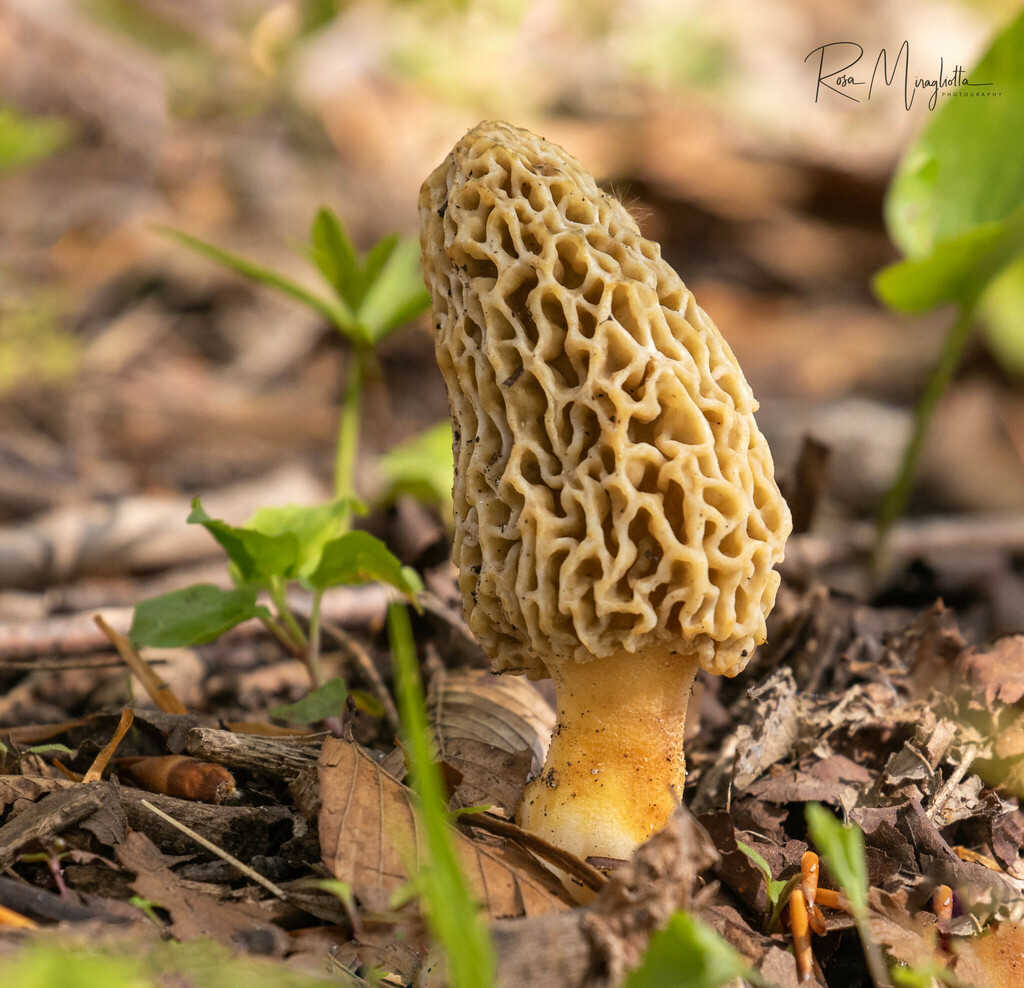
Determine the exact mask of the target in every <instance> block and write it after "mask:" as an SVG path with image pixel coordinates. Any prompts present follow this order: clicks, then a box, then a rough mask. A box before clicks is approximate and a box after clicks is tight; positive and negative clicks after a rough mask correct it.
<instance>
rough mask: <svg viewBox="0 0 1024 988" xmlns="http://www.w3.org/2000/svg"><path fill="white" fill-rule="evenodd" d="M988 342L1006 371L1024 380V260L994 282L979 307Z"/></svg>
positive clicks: (1018, 260)
mask: <svg viewBox="0 0 1024 988" xmlns="http://www.w3.org/2000/svg"><path fill="white" fill-rule="evenodd" d="M978 313H979V315H980V316H981V318H982V321H983V326H984V332H985V338H986V340H987V342H988V345H989V348H990V349H991V350H992V353H993V354H994V355H995V357H996V359H997V360H998V361H999V362H1000V363H1001V364H1002V365H1003V368H1004V369H1005V370H1007V371H1008V372H1009V373H1011V374H1016V375H1017V376H1019V377H1024V257H1020V258H1018V259H1017V260H1016V261H1014V262H1013V263H1011V264H1010V265H1008V266H1007V267H1006V268H1004V269H1003V271H1002V272H1001V273H1000V274H999V275H998V276H997V277H996V278H994V279H993V280H992V282H991V283H990V284H989V286H988V288H986V289H985V293H984V295H982V297H981V299H980V300H979V303H978Z"/></svg>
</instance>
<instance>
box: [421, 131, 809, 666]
mask: <svg viewBox="0 0 1024 988" xmlns="http://www.w3.org/2000/svg"><path fill="white" fill-rule="evenodd" d="M420 213H421V220H422V236H421V240H422V249H423V270H424V275H425V277H426V281H427V285H428V286H429V288H430V291H431V295H432V296H433V314H434V322H435V326H436V330H437V338H436V343H437V358H438V362H439V364H440V366H441V370H442V372H443V374H444V378H445V382H446V383H447V386H448V396H449V401H450V405H451V414H452V423H453V427H454V436H455V490H454V499H455V519H456V529H457V531H456V538H455V553H454V558H455V562H456V564H457V566H458V568H459V582H460V586H461V589H462V594H463V599H464V603H465V612H466V617H467V620H468V622H469V625H470V628H471V629H472V631H473V633H474V634H475V635H476V637H477V638H478V639H479V641H480V643H481V644H482V645H483V647H484V649H485V650H486V651H487V653H488V655H489V656H490V657H491V659H492V660H493V662H494V664H495V667H496V668H498V669H499V670H512V671H520V672H526V673H528V674H529V675H531V676H533V677H538V676H545V675H547V674H548V673H547V667H548V666H549V665H550V664H551V663H553V662H558V661H564V660H572V659H576V660H579V661H586V660H588V659H590V658H592V657H594V656H609V655H612V654H615V653H637V652H640V651H645V650H649V649H657V650H660V651H665V650H676V649H678V650H679V651H680V652H687V653H689V654H693V655H696V656H697V658H698V660H699V661H700V664H701V666H702V667H703V668H705V669H707V670H708V671H709V672H714V673H723V674H725V675H729V676H732V675H735V674H736V673H738V672H739V671H740V670H741V669H742V668H743V667H744V666H745V665H746V663H747V661H748V659H749V658H750V655H751V653H752V652H753V650H754V647H755V646H756V645H758V644H759V643H761V642H763V641H764V639H765V616H766V615H767V614H768V612H769V611H770V610H771V608H772V605H773V603H774V601H775V592H776V589H777V587H778V584H779V576H778V574H777V573H776V572H775V571H774V569H773V567H774V566H775V565H776V564H777V563H778V562H779V561H780V560H781V559H782V553H783V546H784V544H785V541H786V537H787V536H788V534H789V531H790V527H791V525H790V516H789V511H788V509H787V507H786V503H785V501H783V499H782V497H781V495H780V494H779V489H778V487H777V486H776V484H775V480H774V476H773V468H772V458H771V453H770V452H769V449H768V445H767V443H766V442H765V440H764V438H763V436H762V435H761V433H760V432H759V431H758V429H757V426H756V424H755V422H754V417H753V413H754V411H755V410H756V408H757V403H756V402H755V401H754V398H753V396H752V394H751V392H750V387H749V386H748V385H747V382H746V380H745V379H744V377H743V373H742V371H741V370H740V368H739V365H738V364H737V363H736V358H735V357H734V356H733V354H732V352H731V350H730V349H729V346H728V344H727V343H726V342H725V340H723V339H722V336H721V335H720V334H719V332H718V329H717V328H716V327H715V324H714V323H713V322H712V321H711V319H710V318H709V317H708V315H707V314H706V313H705V312H704V311H703V310H702V309H701V308H700V307H699V306H698V305H697V303H696V302H695V301H694V298H693V296H692V295H691V293H690V292H689V290H688V289H687V288H686V286H685V285H684V284H683V282H682V281H681V280H680V278H679V276H678V275H677V274H676V273H675V271H673V270H672V268H671V267H669V265H668V264H667V263H666V262H665V261H664V260H662V258H661V251H660V248H659V247H658V245H657V244H655V243H653V242H651V241H649V240H645V239H644V238H643V237H642V236H641V234H640V231H639V229H638V228H637V225H636V223H635V221H634V220H633V218H632V217H631V216H630V214H629V213H628V212H627V210H626V209H625V207H624V206H623V205H622V204H621V203H620V202H619V201H618V200H616V199H615V198H613V197H612V196H610V195H607V194H606V193H604V192H602V191H601V190H600V189H599V188H598V187H597V185H596V183H595V182H594V179H593V178H592V177H591V176H590V175H589V174H588V173H587V172H586V171H585V170H584V169H583V167H582V166H581V165H580V164H579V162H577V161H576V160H575V159H574V158H572V157H571V156H570V155H568V154H566V152H565V151H563V150H562V149H561V148H559V147H557V146H556V145H554V144H551V143H550V142H548V141H546V140H544V139H543V138H540V137H536V136H535V135H533V134H531V133H529V132H527V131H524V130H519V129H518V128H515V127H511V126H509V125H508V124H504V123H492V122H487V123H482V124H480V125H479V126H477V127H475V128H474V129H473V130H471V131H470V132H469V133H468V134H466V136H465V137H463V138H462V140H460V141H459V142H458V144H457V145H456V146H455V148H454V149H453V150H452V153H451V154H450V155H449V156H448V157H447V158H446V159H445V161H444V162H443V163H442V164H441V165H440V167H439V168H437V169H436V170H435V171H434V172H433V174H431V176H430V177H429V178H428V179H427V181H426V182H425V183H424V185H423V189H422V191H421V194H420Z"/></svg>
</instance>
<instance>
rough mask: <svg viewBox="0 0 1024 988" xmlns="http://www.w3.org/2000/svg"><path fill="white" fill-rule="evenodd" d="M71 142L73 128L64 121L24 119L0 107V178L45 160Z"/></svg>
mask: <svg viewBox="0 0 1024 988" xmlns="http://www.w3.org/2000/svg"><path fill="white" fill-rule="evenodd" d="M70 139H71V128H70V127H69V126H68V124H67V122H66V121H64V120H60V119H54V118H33V117H23V116H22V115H21V114H19V113H15V112H14V111H13V110H9V109H7V108H6V107H0V174H3V173H4V172H8V171H14V170H15V169H16V168H22V167H24V166H25V165H29V164H31V163H32V162H33V161H38V160H39V159H40V158H46V157H48V156H49V155H51V154H53V153H54V152H55V151H59V150H60V149H61V148H62V147H64V145H65V144H67V143H68V141H69V140H70Z"/></svg>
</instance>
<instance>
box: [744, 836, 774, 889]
mask: <svg viewBox="0 0 1024 988" xmlns="http://www.w3.org/2000/svg"><path fill="white" fill-rule="evenodd" d="M736 846H737V847H738V848H739V849H740V850H741V851H742V852H743V853H744V854H745V855H746V856H747V857H748V858H750V860H751V861H753V862H754V864H756V865H757V867H758V868H760V869H761V874H762V875H764V880H765V881H766V882H770V881H771V880H772V869H771V866H770V865H769V864H768V862H767V861H765V859H764V858H763V857H762V856H761V855H760V854H759V853H758V852H757V851H755V850H754V849H753V848H752V847H751V846H750V845H749V844H744V843H743V841H741V840H738V841H736Z"/></svg>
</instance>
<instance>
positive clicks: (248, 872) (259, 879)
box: [139, 799, 288, 902]
mask: <svg viewBox="0 0 1024 988" xmlns="http://www.w3.org/2000/svg"><path fill="white" fill-rule="evenodd" d="M139 802H140V803H141V804H142V805H143V806H145V807H146V809H147V810H152V811H153V812H154V813H155V814H156V815H157V816H158V817H160V818H161V819H162V820H165V821H166V822H167V823H169V824H170V825H171V826H172V827H177V828H178V830H180V831H181V832H182V833H183V834H188V836H189V837H191V838H192V840H194V841H195V842H196V843H197V844H199V845H200V846H202V847H205V848H206V850H208V851H209V852H211V853H212V854H216V855H217V857H218V858H220V859H221V860H222V861H226V862H227V863H228V864H229V865H231V866H232V867H233V868H237V869H238V870H239V871H240V872H241V873H242V874H243V875H245V877H246V878H248V879H250V880H251V881H254V882H255V883H256V884H257V885H262V886H263V887H264V888H265V889H266V890H267V891H268V892H269V893H270V894H271V895H275V896H277V898H279V899H281V900H283V901H285V902H287V901H288V896H287V895H285V892H284V889H282V888H281V887H280V886H279V885H275V884H274V883H273V882H272V881H271V880H270V879H269V878H264V877H263V875H261V874H260V873H259V872H258V871H256V870H254V869H253V868H250V867H249V866H248V865H247V864H242V862H241V861H239V860H238V858H236V857H234V856H233V855H231V854H228V852H227V851H225V850H223V849H222V848H219V847H217V845H216V844H214V843H213V842H212V841H208V840H207V839H206V838H205V837H203V836H202V835H201V834H197V833H196V832H195V831H194V830H193V829H192V828H191V827H186V826H185V824H183V823H180V822H179V821H177V820H175V819H174V817H172V816H170V815H169V814H167V813H164V811H163V810H160V809H157V808H156V807H155V806H154V805H153V804H152V803H151V802H150V801H149V800H148V799H141V800H139Z"/></svg>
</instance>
